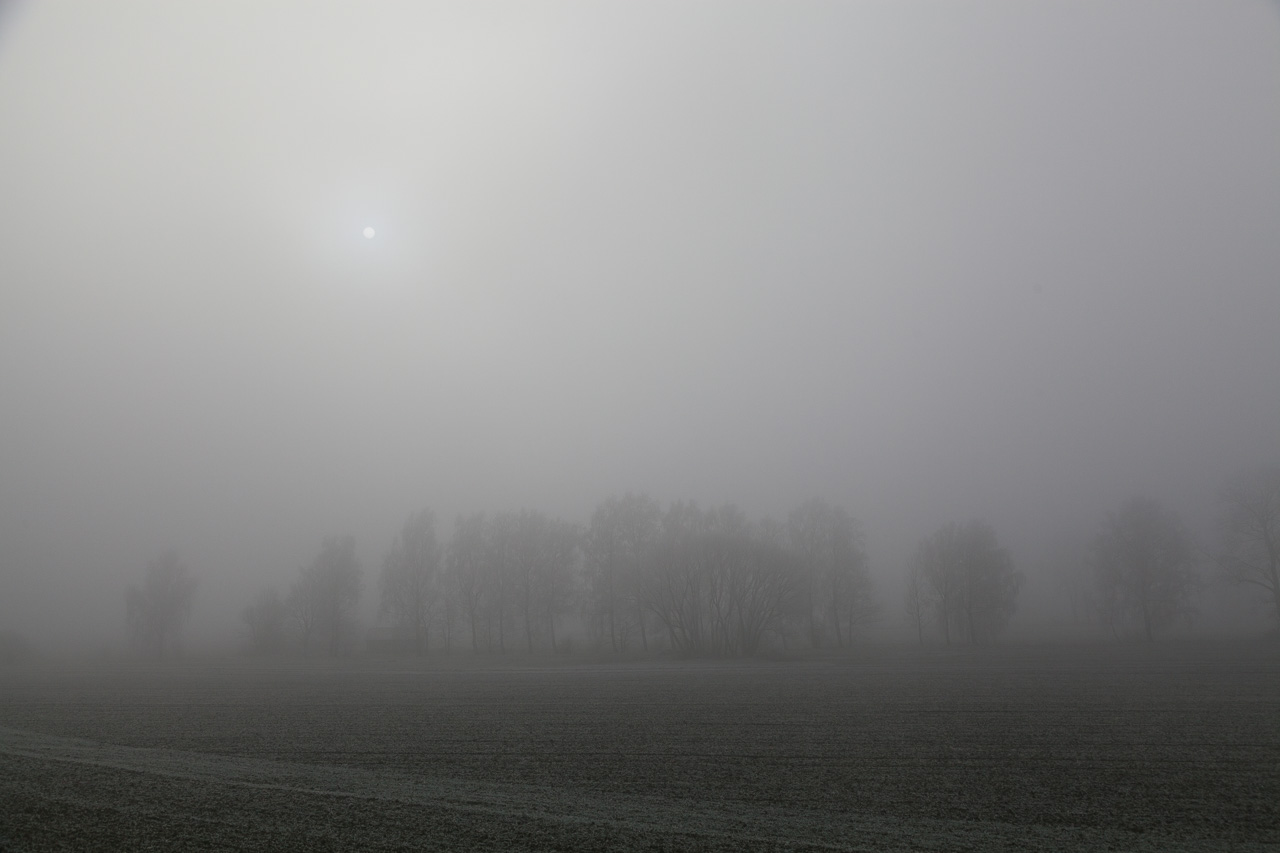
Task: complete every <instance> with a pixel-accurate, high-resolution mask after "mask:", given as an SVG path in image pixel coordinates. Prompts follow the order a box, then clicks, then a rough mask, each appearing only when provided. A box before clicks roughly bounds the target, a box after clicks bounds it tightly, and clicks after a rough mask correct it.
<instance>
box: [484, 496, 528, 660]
mask: <svg viewBox="0 0 1280 853" xmlns="http://www.w3.org/2000/svg"><path fill="white" fill-rule="evenodd" d="M519 525H520V517H519V516H518V515H516V514H515V513H498V514H497V515H494V516H493V517H492V518H491V519H490V520H489V532H488V536H487V537H486V539H485V545H486V548H485V554H484V573H485V577H486V581H485V586H486V588H487V592H488V595H487V596H486V598H485V603H486V604H487V605H488V606H487V607H486V608H485V611H486V613H485V617H486V618H485V628H486V642H487V647H488V649H489V650H490V651H492V650H493V635H494V632H495V631H496V632H497V641H498V652H499V653H506V651H507V632H508V630H509V629H511V628H513V626H514V617H515V613H516V610H515V597H516V596H515V582H516V571H517V569H518V568H519V567H518V563H517V559H518V556H519V554H518V550H517V549H518V534H519Z"/></svg>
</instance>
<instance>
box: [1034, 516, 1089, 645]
mask: <svg viewBox="0 0 1280 853" xmlns="http://www.w3.org/2000/svg"><path fill="white" fill-rule="evenodd" d="M1044 561H1045V562H1044V567H1045V571H1046V574H1047V575H1048V577H1049V580H1050V582H1051V583H1052V584H1053V588H1054V590H1055V591H1056V592H1058V593H1059V594H1060V595H1061V597H1062V601H1063V602H1064V603H1065V604H1066V606H1067V611H1068V613H1070V615H1071V624H1072V625H1080V624H1083V623H1086V622H1096V621H1097V616H1098V605H1097V601H1096V600H1095V598H1094V579H1093V568H1092V562H1091V558H1090V555H1089V543H1088V539H1087V537H1083V536H1076V535H1073V534H1071V533H1069V532H1064V533H1061V534H1059V535H1057V536H1055V537H1054V538H1053V539H1052V540H1050V542H1049V543H1048V546H1047V548H1046V551H1045V555H1044Z"/></svg>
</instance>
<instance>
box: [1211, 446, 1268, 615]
mask: <svg viewBox="0 0 1280 853" xmlns="http://www.w3.org/2000/svg"><path fill="white" fill-rule="evenodd" d="M1218 497H1219V500H1220V502H1221V504H1222V509H1223V512H1222V518H1221V522H1220V530H1221V535H1222V555H1221V556H1220V557H1219V559H1218V565H1219V567H1220V568H1221V570H1222V572H1223V574H1224V575H1225V577H1226V578H1227V579H1228V580H1229V581H1231V582H1232V583H1235V584H1240V585H1249V586H1253V587H1257V588H1258V589H1260V590H1262V593H1263V596H1264V600H1266V601H1268V603H1269V604H1270V605H1271V608H1272V615H1274V616H1275V618H1276V619H1277V620H1280V468H1278V467H1270V468H1263V469H1261V470H1258V471H1254V472H1248V473H1241V474H1238V475H1236V476H1235V477H1233V478H1232V479H1231V480H1230V481H1229V482H1228V483H1227V484H1226V485H1225V486H1224V487H1223V488H1222V490H1221V491H1220V492H1219V493H1218Z"/></svg>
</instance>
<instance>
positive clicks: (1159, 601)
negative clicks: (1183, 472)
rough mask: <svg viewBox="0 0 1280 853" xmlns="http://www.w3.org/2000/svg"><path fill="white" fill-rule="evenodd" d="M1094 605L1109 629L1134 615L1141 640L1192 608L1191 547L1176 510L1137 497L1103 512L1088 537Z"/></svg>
mask: <svg viewBox="0 0 1280 853" xmlns="http://www.w3.org/2000/svg"><path fill="white" fill-rule="evenodd" d="M1093 552H1094V559H1095V568H1096V577H1097V583H1098V594H1099V597H1100V607H1101V610H1102V616H1103V619H1104V621H1106V622H1107V623H1108V624H1110V625H1111V626H1112V629H1113V630H1114V629H1115V627H1116V622H1117V621H1118V620H1120V619H1123V618H1135V619H1137V620H1138V621H1139V622H1140V623H1141V625H1142V630H1143V633H1144V635H1145V636H1146V638H1147V640H1151V639H1152V637H1153V636H1154V635H1155V633H1156V632H1157V631H1159V630H1161V629H1163V628H1166V627H1168V626H1169V625H1170V624H1171V623H1172V622H1174V621H1175V620H1176V619H1178V618H1187V619H1189V618H1190V617H1191V615H1192V613H1193V612H1194V611H1193V609H1192V607H1191V599H1192V597H1193V596H1194V594H1195V592H1196V591H1197V589H1198V585H1199V579H1198V578H1197V576H1196V573H1195V566H1196V549H1195V543H1194V542H1193V541H1192V538H1191V534H1190V532H1189V531H1188V530H1187V527H1186V525H1185V524H1183V523H1182V519H1181V518H1179V517H1178V515H1177V513H1174V512H1172V511H1170V510H1166V509H1165V508H1164V507H1162V506H1161V505H1160V504H1159V503H1158V502H1156V501H1155V500H1153V499H1151V498H1145V497H1137V498H1133V499H1132V500H1130V501H1129V502H1128V503H1126V504H1125V505H1124V506H1123V507H1122V508H1121V509H1120V511H1119V512H1117V513H1109V514H1108V515H1107V519H1106V521H1105V522H1104V523H1103V525H1102V530H1101V532H1100V533H1099V534H1098V536H1097V538H1096V539H1095V540H1094V544H1093Z"/></svg>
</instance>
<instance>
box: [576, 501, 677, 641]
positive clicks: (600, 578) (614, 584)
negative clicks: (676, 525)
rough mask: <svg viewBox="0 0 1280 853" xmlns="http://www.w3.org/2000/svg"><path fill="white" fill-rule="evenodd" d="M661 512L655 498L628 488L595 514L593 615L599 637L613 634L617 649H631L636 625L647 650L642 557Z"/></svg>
mask: <svg viewBox="0 0 1280 853" xmlns="http://www.w3.org/2000/svg"><path fill="white" fill-rule="evenodd" d="M661 514H662V511H661V509H660V508H659V507H658V504H657V503H656V502H655V501H654V500H653V499H652V498H650V497H648V496H647V495H637V494H632V493H630V492H628V493H627V494H626V495H623V496H622V497H621V498H617V497H611V498H609V499H608V500H606V501H604V502H603V503H601V504H600V505H599V506H598V507H596V510H595V512H594V513H593V514H592V516H591V524H590V525H589V526H588V528H587V533H586V538H585V543H584V544H585V549H586V559H587V565H586V571H587V582H588V588H589V592H590V598H589V606H590V611H589V613H588V619H589V620H590V621H591V622H592V623H593V624H594V625H595V630H596V632H598V634H599V635H600V636H603V635H605V634H607V635H608V637H609V645H610V648H611V649H612V650H613V651H615V652H617V651H622V650H624V649H625V648H626V646H627V635H628V633H629V629H630V627H631V626H635V628H636V629H637V630H638V631H639V632H640V642H641V645H642V647H644V648H645V649H648V646H649V638H648V632H647V630H646V626H645V612H646V611H645V608H644V606H643V604H642V602H641V600H640V597H639V591H638V588H637V586H636V583H637V581H638V578H639V572H638V570H639V566H640V564H641V561H642V560H643V558H644V555H645V553H646V552H647V550H648V549H649V547H650V546H651V545H652V544H653V542H654V541H655V540H656V538H657V534H658V519H659V518H660V517H661Z"/></svg>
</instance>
